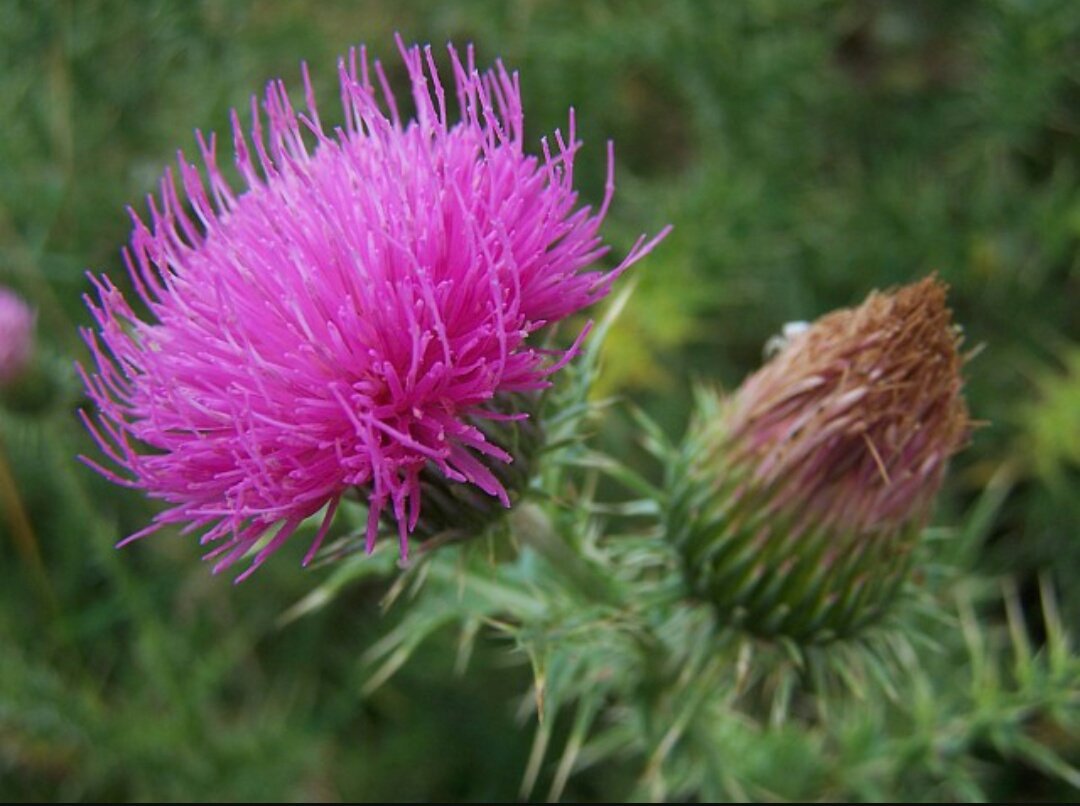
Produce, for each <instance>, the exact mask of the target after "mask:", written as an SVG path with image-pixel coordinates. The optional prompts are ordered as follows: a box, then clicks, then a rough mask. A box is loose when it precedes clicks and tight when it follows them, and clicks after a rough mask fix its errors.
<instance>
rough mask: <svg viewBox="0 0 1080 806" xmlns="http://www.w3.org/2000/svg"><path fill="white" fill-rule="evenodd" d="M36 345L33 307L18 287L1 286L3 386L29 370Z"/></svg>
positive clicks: (0, 377) (0, 373) (0, 370)
mask: <svg viewBox="0 0 1080 806" xmlns="http://www.w3.org/2000/svg"><path fill="white" fill-rule="evenodd" d="M33 349H34V313H33V311H31V310H30V307H29V306H28V305H27V304H26V303H25V302H23V300H22V299H21V298H20V297H19V296H18V295H17V294H15V292H14V291H10V290H8V289H6V288H4V287H2V286H0V388H2V387H7V386H10V385H12V384H14V383H15V382H16V381H17V380H18V379H19V378H20V377H21V376H22V375H23V373H25V372H26V370H27V368H28V367H29V365H30V358H31V356H32V353H33Z"/></svg>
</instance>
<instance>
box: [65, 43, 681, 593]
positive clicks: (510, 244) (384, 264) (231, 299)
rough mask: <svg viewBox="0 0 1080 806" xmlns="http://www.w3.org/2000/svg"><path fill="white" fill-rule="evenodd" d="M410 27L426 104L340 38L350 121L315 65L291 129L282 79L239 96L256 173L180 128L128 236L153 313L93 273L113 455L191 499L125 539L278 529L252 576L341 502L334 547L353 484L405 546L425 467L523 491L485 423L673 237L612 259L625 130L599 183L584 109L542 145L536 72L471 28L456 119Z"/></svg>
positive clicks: (453, 480) (221, 559)
mask: <svg viewBox="0 0 1080 806" xmlns="http://www.w3.org/2000/svg"><path fill="white" fill-rule="evenodd" d="M398 47H399V50H400V51H401V56H402V58H403V60H404V63H405V67H406V68H407V71H408V76H409V78H410V81H411V91H412V100H413V102H414V105H415V118H414V119H411V120H408V121H405V120H403V118H402V117H401V115H400V113H399V111H398V107H397V103H396V100H395V98H394V96H393V94H392V93H391V91H390V90H389V82H388V81H387V78H386V76H385V74H384V72H383V70H382V68H381V66H380V64H379V63H378V62H377V61H376V62H375V63H374V64H373V66H372V67H371V68H369V63H368V60H367V56H366V54H365V52H364V49H363V48H361V49H360V52H359V58H358V54H357V53H356V51H355V50H354V51H352V52H351V53H350V54H349V58H348V59H347V60H342V61H341V62H340V63H339V68H338V72H339V78H340V85H341V100H342V105H343V107H344V111H345V122H344V126H343V127H340V128H335V129H333V130H328V129H327V128H326V127H324V126H323V124H322V122H321V120H320V117H319V113H318V111H317V109H316V105H315V101H314V97H313V96H314V93H313V92H312V87H311V82H310V80H309V77H308V74H307V70H306V67H305V68H304V70H303V77H304V88H305V94H306V106H307V111H306V113H298V112H296V111H294V109H293V107H292V105H291V103H290V100H289V98H288V96H287V94H286V91H285V87H284V85H283V84H282V82H280V81H275V82H272V83H271V84H270V85H269V86H268V88H267V90H266V94H265V99H264V101H263V110H264V112H265V114H266V117H267V119H268V124H269V125H268V127H267V129H266V130H264V127H263V122H262V119H261V117H260V114H259V109H258V103H257V101H256V99H254V98H253V99H252V103H251V106H252V124H251V132H250V138H249V136H248V133H246V132H245V131H244V129H243V127H242V126H241V123H240V120H239V117H238V116H237V115H236V113H235V112H234V113H233V117H232V129H233V143H234V150H235V162H236V167H237V169H238V171H239V173H240V175H241V176H242V178H243V181H244V185H245V189H244V190H243V191H242V192H237V191H235V190H234V189H233V188H232V187H231V186H230V184H229V183H228V182H227V181H226V179H225V177H224V175H223V173H222V171H221V170H220V169H219V167H218V162H217V140H216V138H215V137H214V136H213V135H211V136H210V137H209V138H205V137H204V136H203V135H202V134H201V133H199V134H198V135H197V139H198V143H199V148H200V151H201V155H202V160H203V163H204V166H205V173H206V179H205V181H204V177H203V176H202V174H200V172H199V170H198V169H197V168H196V167H195V166H194V165H191V164H189V163H188V162H187V161H186V159H185V158H184V156H183V154H180V155H179V159H178V163H179V181H177V180H176V179H175V178H174V175H173V174H172V172H171V171H167V172H166V174H165V176H164V178H163V179H162V181H161V187H160V194H159V197H158V198H157V199H154V198H151V199H150V200H149V206H150V223H149V225H147V224H144V223H143V221H142V220H141V219H140V218H139V216H138V215H136V214H135V213H134V212H133V213H132V219H133V222H134V231H133V234H132V237H131V243H130V247H129V248H128V249H126V250H125V253H124V255H125V261H126V263H127V267H128V271H129V274H130V276H131V282H132V285H133V287H134V289H135V292H136V293H137V294H138V296H139V298H140V299H141V300H142V302H143V303H144V304H145V306H146V308H147V309H148V310H149V314H150V316H149V317H148V318H145V319H144V318H141V317H140V315H139V314H138V313H137V312H136V311H135V309H134V308H133V307H132V306H131V305H130V304H129V302H128V300H127V299H126V298H125V297H124V295H123V294H122V293H121V292H120V290H119V289H118V288H117V287H116V286H115V285H114V284H113V283H112V282H111V281H110V280H109V279H108V278H107V277H100V278H96V277H94V278H91V279H92V281H93V283H94V286H95V287H96V291H97V299H96V301H94V300H91V299H89V298H88V299H87V303H88V305H89V307H90V309H91V310H92V312H93V315H94V318H95V320H96V322H97V332H96V333H95V332H93V331H91V330H86V331H85V332H84V336H85V339H86V341H87V343H88V345H89V347H90V350H91V351H92V354H93V356H94V359H95V362H96V371H93V372H84V373H83V376H84V381H85V384H86V387H87V389H88V391H89V394H90V395H91V396H92V398H93V399H94V401H95V402H96V404H97V406H98V409H99V413H98V415H97V417H96V418H95V419H93V420H90V419H88V420H87V425H88V427H89V428H90V430H91V432H92V434H93V435H94V436H95V438H96V440H97V442H98V444H99V446H100V448H101V450H102V452H103V453H104V454H105V455H106V456H107V457H108V458H109V459H110V460H111V461H112V462H113V463H114V464H115V465H116V466H117V467H118V468H119V472H114V471H112V470H109V469H106V468H103V467H101V466H100V465H98V464H97V463H95V462H93V461H92V460H87V461H88V463H89V464H91V465H93V466H94V467H95V468H97V469H98V470H99V471H100V472H102V473H104V474H105V475H106V476H108V477H109V478H111V479H112V480H113V481H115V482H117V483H119V484H124V485H127V486H130V487H134V488H137V489H141V490H144V491H145V492H146V493H148V494H149V495H150V496H151V497H153V498H157V499H160V500H163V501H165V502H167V503H168V504H169V507H168V508H167V509H165V510H164V511H163V512H161V513H160V514H158V515H157V516H156V518H155V519H154V521H153V522H152V523H151V524H150V525H149V526H148V527H147V528H145V529H143V530H141V531H139V532H137V533H135V534H133V535H131V536H130V537H128V538H127V539H126V540H125V541H123V542H124V543H126V542H128V541H131V540H135V539H137V538H140V537H143V536H144V535H147V534H150V533H152V532H154V531H156V530H158V529H160V528H161V527H163V526H165V525H167V524H181V525H183V529H182V531H183V532H184V533H189V532H192V531H200V530H201V531H202V532H203V533H202V537H201V541H202V543H203V544H216V545H214V547H213V548H212V549H211V550H210V551H209V553H208V554H207V555H206V556H207V557H208V558H214V559H215V560H216V564H215V565H214V571H215V572H217V571H220V570H222V569H224V568H226V567H228V566H230V565H231V564H232V563H234V562H236V561H237V560H239V559H240V558H241V557H243V556H244V555H246V554H248V552H250V551H251V550H252V549H253V548H254V547H256V546H257V545H260V546H261V547H260V550H259V551H258V552H257V554H256V556H255V558H254V560H253V562H252V565H251V567H250V568H249V569H248V570H247V571H246V572H245V573H244V574H242V575H241V577H240V578H243V577H244V576H246V575H247V574H249V573H251V571H253V570H254V569H255V568H256V567H258V566H259V565H260V564H261V563H262V562H264V561H265V560H266V558H267V557H268V556H269V555H270V554H271V553H272V552H273V551H274V550H275V549H277V548H278V547H279V546H281V545H282V544H283V543H284V542H285V541H286V540H287V539H288V538H289V536H290V535H292V534H293V533H294V532H295V530H296V529H297V527H298V526H299V525H300V524H301V522H302V521H304V520H305V519H306V518H308V517H310V516H312V515H314V514H316V513H318V512H320V510H325V514H324V516H323V518H322V522H321V526H320V528H319V529H318V531H317V535H316V537H315V539H314V542H313V543H312V545H311V548H310V550H309V551H308V554H307V557H306V559H305V562H307V561H308V560H310V559H311V558H312V557H313V556H314V554H315V551H316V550H317V548H318V546H319V544H320V543H321V541H322V539H323V537H324V535H325V534H326V531H327V529H328V527H329V525H330V523H331V521H332V519H333V516H334V512H335V508H336V507H337V505H338V502H339V501H340V499H341V497H342V496H343V495H344V494H346V493H347V492H348V491H350V490H356V491H359V492H360V494H361V495H362V496H363V497H365V498H366V499H367V502H368V506H369V521H368V529H367V546H368V549H369V550H370V549H371V547H372V545H373V542H374V540H375V538H376V533H377V529H378V523H379V520H380V517H381V516H383V515H384V513H385V514H387V516H388V517H389V518H391V519H392V520H394V521H396V524H397V527H398V533H399V541H400V551H401V554H402V558H403V559H405V558H406V556H407V548H408V535H409V533H410V532H412V531H413V530H415V529H416V528H417V525H418V523H419V521H420V516H421V512H422V510H423V509H424V507H425V506H426V502H425V501H424V495H423V486H424V484H423V479H425V478H426V479H429V480H431V479H437V480H438V481H439V483H440V484H442V485H451V486H452V485H471V486H472V487H473V488H475V489H477V490H479V491H480V492H481V493H483V495H484V496H486V497H491V498H493V499H496V500H498V501H499V502H500V503H501V504H502V505H503V506H509V504H510V494H509V493H508V491H507V489H506V486H505V484H504V483H503V481H501V480H500V474H499V473H498V472H497V471H496V470H493V468H498V467H499V466H500V465H502V464H506V463H509V462H511V461H512V459H513V457H512V456H511V454H510V453H509V452H508V450H507V446H505V445H500V444H497V443H496V442H495V441H493V440H492V439H491V438H489V436H488V434H489V433H491V432H490V429H488V428H486V427H485V426H484V424H485V423H496V422H502V423H504V424H505V423H510V424H513V423H514V422H516V421H518V420H520V419H522V418H525V417H527V416H528V411H527V410H521V409H520V408H518V409H515V410H513V411H510V412H508V411H507V405H506V399H507V397H508V396H513V395H519V396H525V397H528V396H529V395H530V394H535V390H538V389H541V388H543V387H544V386H546V385H547V384H548V383H549V378H550V376H551V375H552V373H554V372H555V371H557V370H558V369H559V368H560V367H561V366H563V365H564V364H565V363H566V362H567V361H569V360H570V359H571V358H572V357H573V355H574V354H575V352H576V350H577V344H575V345H574V346H573V347H571V348H570V349H569V350H565V351H561V352H560V351H554V350H550V349H544V348H542V347H540V346H538V345H537V344H536V341H535V337H536V334H537V331H540V330H542V329H543V328H545V327H546V326H548V325H550V324H552V323H554V322H558V321H559V320H561V319H564V318H566V317H567V316H569V315H571V314H573V313H575V312H577V311H579V310H581V309H583V308H585V307H587V306H589V305H591V304H592V303H594V302H596V301H597V300H599V299H601V298H602V297H603V296H604V295H605V294H607V293H608V290H609V289H610V287H611V285H612V283H613V282H614V281H615V279H616V278H617V277H618V276H619V275H620V274H621V273H622V272H623V271H624V270H625V269H626V268H627V267H629V266H630V265H631V264H633V263H634V262H636V261H637V260H639V259H640V258H641V257H643V256H644V255H645V254H647V253H648V252H649V251H650V249H652V247H653V245H654V244H655V243H656V242H657V241H658V240H659V237H662V235H663V233H662V234H661V236H659V237H658V238H654V239H653V240H652V241H649V242H646V241H645V239H644V238H642V239H640V240H639V241H638V242H637V243H636V244H635V245H634V247H633V249H632V250H631V251H630V253H629V255H628V256H627V257H626V259H625V260H624V261H623V262H622V263H620V264H619V265H618V266H617V267H616V268H614V269H612V270H610V271H597V270H590V269H589V267H590V266H591V265H593V264H594V263H596V261H597V260H598V259H599V258H601V257H602V256H603V255H604V254H605V253H606V252H607V251H608V248H607V247H606V246H604V245H603V242H602V240H601V239H600V237H599V235H598V231H599V227H600V225H601V222H602V221H603V219H604V216H605V213H606V212H607V209H608V205H609V204H610V202H611V198H612V194H613V183H612V181H611V170H612V165H613V156H612V152H611V149H610V146H609V150H608V172H609V179H608V184H607V190H606V194H605V197H604V199H603V203H602V205H601V206H600V208H599V210H596V211H594V210H592V209H591V208H589V207H583V206H579V205H578V198H577V194H576V192H575V191H574V188H573V168H574V158H575V154H576V152H577V151H578V148H579V147H580V143H579V142H578V141H577V140H576V138H575V132H574V118H573V113H572V112H571V114H570V120H569V131H568V135H567V137H566V138H565V139H564V137H563V135H562V134H560V133H559V132H556V133H555V136H554V148H552V147H550V146H549V144H548V142H547V141H546V140H543V141H541V151H542V157H537V156H533V155H530V154H527V153H525V151H524V147H523V139H524V137H523V115H522V106H521V96H520V88H519V80H518V76H517V74H516V73H509V72H507V70H506V69H505V68H504V67H503V66H502V64H501V63H496V65H495V68H494V69H493V70H490V71H488V72H485V73H482V74H481V73H480V72H478V71H477V69H476V67H475V64H474V59H473V53H472V50H471V48H470V49H469V50H468V52H467V54H466V56H465V59H464V60H462V59H461V58H460V57H459V55H458V53H457V52H456V51H455V50H454V48H453V47H452V46H451V47H450V48H449V55H450V62H451V64H452V69H453V75H454V85H455V89H456V94H457V101H458V106H459V107H460V113H461V116H460V120H459V121H458V122H456V123H451V121H450V116H449V113H448V111H447V98H446V93H445V91H444V88H443V84H442V83H441V81H440V77H439V75H438V72H437V70H436V66H435V61H434V58H433V56H432V52H431V50H430V48H425V49H424V50H421V49H420V48H419V47H415V46H414V47H410V48H406V47H405V46H404V45H403V44H402V42H401V40H400V39H399V40H398ZM380 98H381V100H380ZM584 335H585V333H584V332H582V334H581V336H579V339H578V342H580V339H581V338H583V337H584ZM501 477H502V478H505V477H506V476H505V474H502V476H501ZM275 527H276V529H277V531H276V533H274V534H273V537H271V538H269V539H266V538H267V535H268V532H269V531H270V530H271V529H272V528H275Z"/></svg>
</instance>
